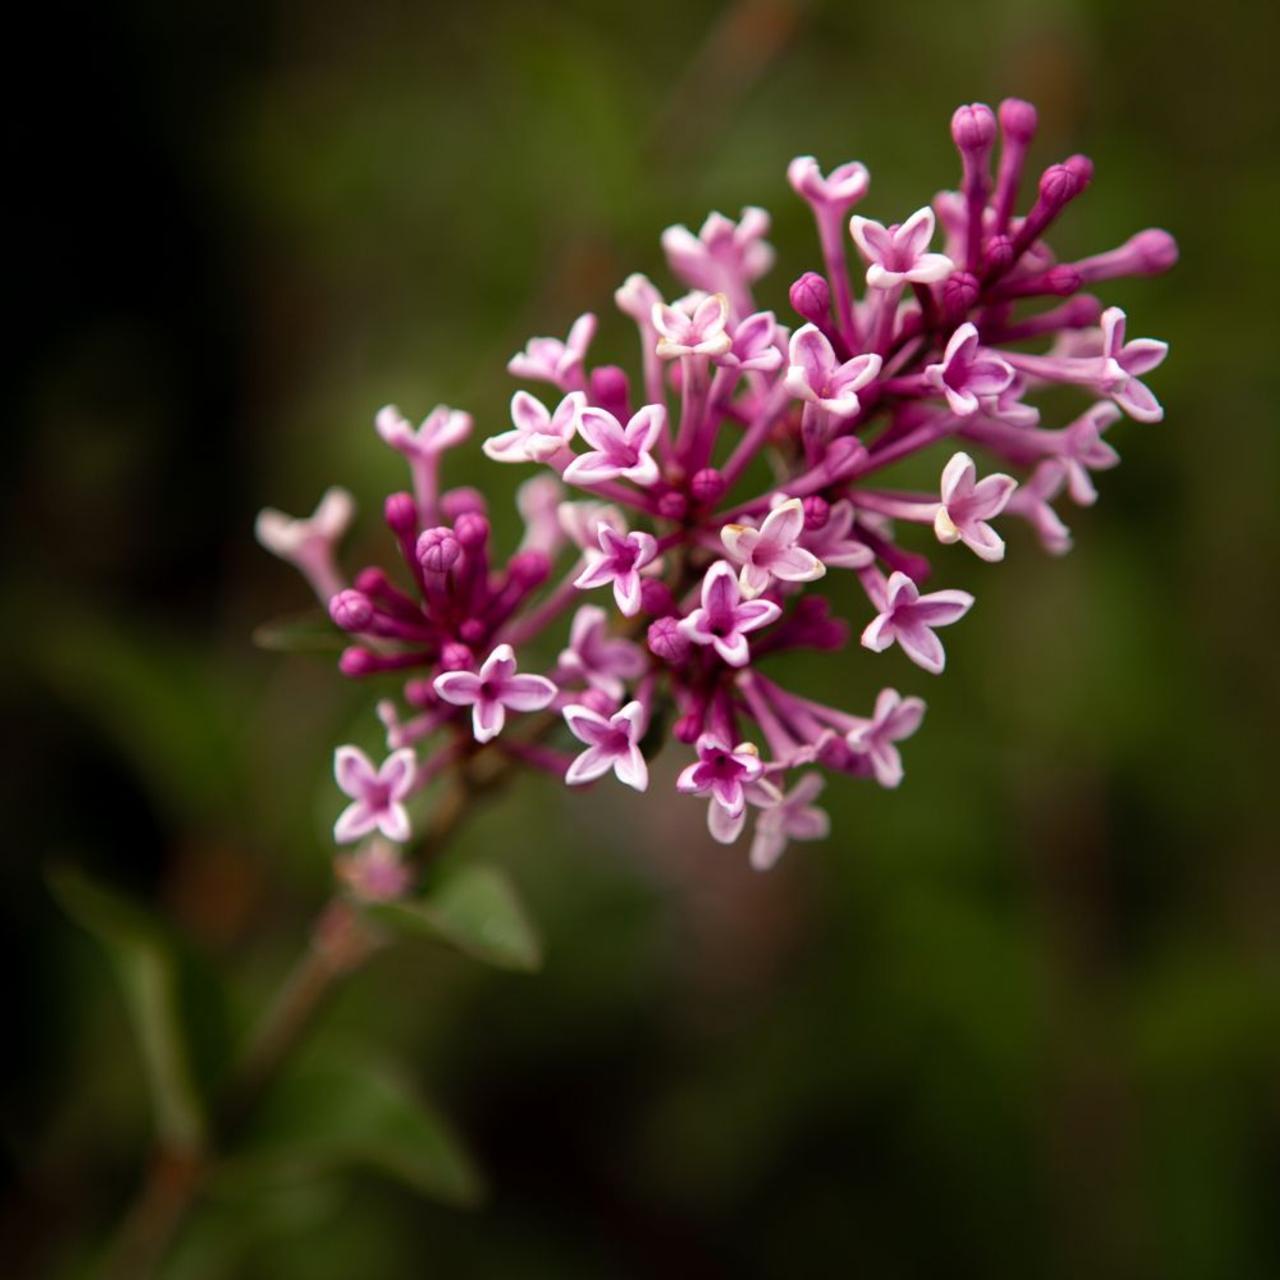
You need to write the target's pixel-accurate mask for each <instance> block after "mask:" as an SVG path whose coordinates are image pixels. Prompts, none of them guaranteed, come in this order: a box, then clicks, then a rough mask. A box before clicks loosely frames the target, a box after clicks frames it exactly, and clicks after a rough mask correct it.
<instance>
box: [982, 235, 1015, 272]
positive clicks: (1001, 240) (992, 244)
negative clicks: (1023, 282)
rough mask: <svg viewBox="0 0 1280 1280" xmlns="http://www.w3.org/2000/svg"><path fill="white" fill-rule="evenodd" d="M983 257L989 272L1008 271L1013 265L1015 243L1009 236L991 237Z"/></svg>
mask: <svg viewBox="0 0 1280 1280" xmlns="http://www.w3.org/2000/svg"><path fill="white" fill-rule="evenodd" d="M982 257H983V261H984V262H985V263H986V264H987V269H988V270H989V271H994V272H1004V271H1008V270H1009V268H1010V267H1011V266H1012V265H1013V241H1012V240H1011V239H1009V237H1008V236H989V237H988V238H987V243H986V245H985V246H984V247H983V251H982Z"/></svg>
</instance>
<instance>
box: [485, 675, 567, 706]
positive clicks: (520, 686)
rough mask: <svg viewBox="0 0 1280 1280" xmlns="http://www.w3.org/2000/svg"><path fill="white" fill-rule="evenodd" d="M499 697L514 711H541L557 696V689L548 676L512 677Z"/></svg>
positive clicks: (504, 682) (503, 683)
mask: <svg viewBox="0 0 1280 1280" xmlns="http://www.w3.org/2000/svg"><path fill="white" fill-rule="evenodd" d="M498 696H499V698H500V699H501V701H502V703H503V705H504V706H507V707H510V708H511V710H512V711H541V710H542V708H543V707H545V706H546V705H547V704H548V703H549V702H550V701H551V700H552V699H553V698H554V697H555V696H556V687H555V685H554V684H552V683H551V681H550V680H548V679H547V678H546V676H534V675H521V676H510V677H508V678H507V679H506V680H504V681H503V682H502V686H501V692H500V693H499V695H498Z"/></svg>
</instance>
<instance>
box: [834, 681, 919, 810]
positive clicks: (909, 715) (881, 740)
mask: <svg viewBox="0 0 1280 1280" xmlns="http://www.w3.org/2000/svg"><path fill="white" fill-rule="evenodd" d="M923 719H924V702H923V701H922V700H921V699H920V698H904V697H903V696H902V695H901V694H900V693H899V692H898V691H897V690H896V689H881V690H880V696H879V697H878V698H877V699H876V708H875V711H874V712H873V713H872V716H871V719H870V720H868V721H867V722H866V723H865V724H862V725H859V726H858V727H857V728H854V729H850V730H849V732H848V733H847V734H846V735H845V741H846V742H847V743H848V744H849V749H850V750H851V751H852V752H854V754H855V755H860V756H866V758H867V760H868V762H869V763H870V765H871V771H872V773H874V774H875V779H876V781H877V782H878V783H879V784H880V785H881V786H882V787H896V786H897V785H898V784H899V783H900V782H901V781H902V772H903V771H902V756H901V755H900V754H899V752H898V748H897V747H896V746H895V745H894V743H896V742H901V741H902V740H903V738H909V737H911V735H912V734H913V733H915V731H916V730H917V729H918V728H919V727H920V722H921V721H922V720H923Z"/></svg>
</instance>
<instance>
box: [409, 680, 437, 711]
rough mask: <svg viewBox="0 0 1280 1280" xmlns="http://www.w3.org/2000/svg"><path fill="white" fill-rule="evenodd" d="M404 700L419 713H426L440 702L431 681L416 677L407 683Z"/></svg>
mask: <svg viewBox="0 0 1280 1280" xmlns="http://www.w3.org/2000/svg"><path fill="white" fill-rule="evenodd" d="M404 700H405V701H406V702H407V703H408V704H409V705H410V706H411V707H416V708H417V709H418V710H419V711H426V710H427V709H428V708H430V707H434V706H435V705H436V704H437V703H438V702H439V701H440V699H439V698H437V697H436V691H435V688H434V687H433V685H432V682H431V680H430V679H428V678H426V677H424V676H415V677H414V679H412V680H406V681H405V686H404Z"/></svg>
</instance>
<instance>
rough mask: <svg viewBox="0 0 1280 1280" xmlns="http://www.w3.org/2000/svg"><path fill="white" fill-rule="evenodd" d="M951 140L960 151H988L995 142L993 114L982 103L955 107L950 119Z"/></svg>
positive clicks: (994, 118) (994, 119)
mask: <svg viewBox="0 0 1280 1280" xmlns="http://www.w3.org/2000/svg"><path fill="white" fill-rule="evenodd" d="M951 140H952V141H953V142H954V143H955V144H956V146H957V147H959V148H960V150H961V151H976V152H983V151H989V150H990V149H991V144H992V143H993V142H994V141H995V140H996V117H995V113H994V112H993V111H992V110H991V108H990V107H988V106H987V105H986V104H985V103H982V102H975V103H973V104H972V105H970V106H967V107H957V108H956V110H955V114H954V115H952V117H951Z"/></svg>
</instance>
